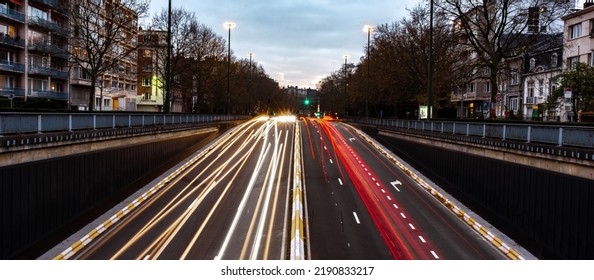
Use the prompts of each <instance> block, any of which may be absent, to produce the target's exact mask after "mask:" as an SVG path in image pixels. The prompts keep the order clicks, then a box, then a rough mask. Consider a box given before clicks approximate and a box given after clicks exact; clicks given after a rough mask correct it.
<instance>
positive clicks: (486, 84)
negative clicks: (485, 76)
mask: <svg viewBox="0 0 594 280" xmlns="http://www.w3.org/2000/svg"><path fill="white" fill-rule="evenodd" d="M485 92H487V93H490V92H491V82H486V83H485Z"/></svg>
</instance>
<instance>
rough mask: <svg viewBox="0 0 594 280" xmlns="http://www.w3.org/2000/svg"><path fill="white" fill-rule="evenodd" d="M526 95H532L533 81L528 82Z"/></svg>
mask: <svg viewBox="0 0 594 280" xmlns="http://www.w3.org/2000/svg"><path fill="white" fill-rule="evenodd" d="M528 97H534V82H528Z"/></svg>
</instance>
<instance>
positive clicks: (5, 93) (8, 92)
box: [0, 88, 25, 97]
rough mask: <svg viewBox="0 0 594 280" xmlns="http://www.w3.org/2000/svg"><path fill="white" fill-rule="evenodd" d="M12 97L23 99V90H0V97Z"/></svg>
mask: <svg viewBox="0 0 594 280" xmlns="http://www.w3.org/2000/svg"><path fill="white" fill-rule="evenodd" d="M11 95H12V96H14V97H25V90H24V89H22V88H0V96H5V97H9V96H11Z"/></svg>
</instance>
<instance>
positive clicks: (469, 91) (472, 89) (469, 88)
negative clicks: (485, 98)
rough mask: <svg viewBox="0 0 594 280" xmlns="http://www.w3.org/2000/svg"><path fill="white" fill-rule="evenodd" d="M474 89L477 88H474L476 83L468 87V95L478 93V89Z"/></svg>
mask: <svg viewBox="0 0 594 280" xmlns="http://www.w3.org/2000/svg"><path fill="white" fill-rule="evenodd" d="M474 87H475V86H474V83H469V84H468V85H467V86H466V92H468V93H474V92H475V91H476V89H475V88H474Z"/></svg>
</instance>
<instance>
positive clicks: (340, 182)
mask: <svg viewBox="0 0 594 280" xmlns="http://www.w3.org/2000/svg"><path fill="white" fill-rule="evenodd" d="M338 183H339V184H340V185H341V186H342V180H340V178H338Z"/></svg>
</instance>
